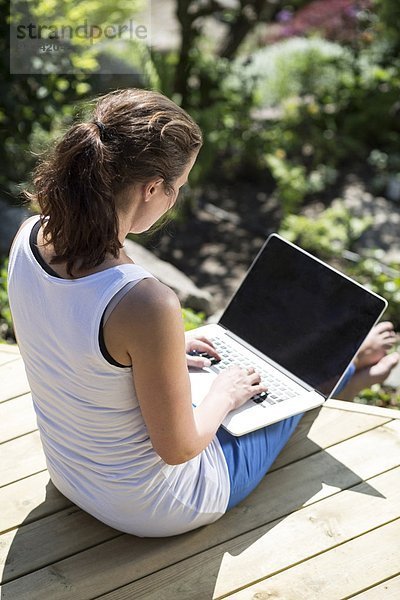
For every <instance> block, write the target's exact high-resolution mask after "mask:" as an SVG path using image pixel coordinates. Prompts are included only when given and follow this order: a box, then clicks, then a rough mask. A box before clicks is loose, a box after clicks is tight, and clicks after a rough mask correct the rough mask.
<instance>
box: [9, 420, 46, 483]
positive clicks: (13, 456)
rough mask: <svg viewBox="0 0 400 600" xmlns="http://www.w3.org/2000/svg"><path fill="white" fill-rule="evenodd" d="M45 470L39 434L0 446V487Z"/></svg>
mask: <svg viewBox="0 0 400 600" xmlns="http://www.w3.org/2000/svg"><path fill="white" fill-rule="evenodd" d="M45 468H46V460H45V457H44V454H43V450H42V444H41V442H40V437H39V432H38V431H34V432H33V433H28V434H27V435H23V436H22V437H19V438H17V439H15V440H11V441H10V442H5V443H4V444H1V446H0V487H1V486H3V485H8V484H9V483H12V482H14V481H18V480H19V479H22V478H23V477H28V476H29V475H33V473H38V472H39V471H44V469H45Z"/></svg>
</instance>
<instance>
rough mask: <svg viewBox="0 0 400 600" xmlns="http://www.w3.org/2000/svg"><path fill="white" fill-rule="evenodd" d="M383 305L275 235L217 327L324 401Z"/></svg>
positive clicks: (255, 262)
mask: <svg viewBox="0 0 400 600" xmlns="http://www.w3.org/2000/svg"><path fill="white" fill-rule="evenodd" d="M385 306H386V302H385V301H384V300H383V299H382V298H380V297H379V296H377V295H375V294H373V293H371V292H369V291H368V290H366V289H365V288H363V287H361V286H360V285H358V284H356V283H355V282H353V281H352V280H350V279H348V278H347V277H345V276H343V275H341V274H340V273H338V272H336V271H334V270H333V269H331V268H330V267H328V266H327V265H325V264H324V263H322V262H320V261H319V260H317V259H315V258H314V257H312V256H311V255H310V254H308V253H306V252H304V251H302V250H299V249H298V248H297V247H296V246H294V245H292V244H290V243H288V242H286V241H285V240H283V239H282V238H280V237H279V236H277V235H276V234H273V235H272V236H270V237H269V238H268V240H267V242H266V243H265V245H264V247H263V249H262V250H261V252H260V253H259V255H258V257H257V258H256V260H255V261H254V263H253V265H252V267H251V269H250V270H249V271H248V273H247V275H246V277H245V279H244V281H243V283H242V284H241V286H240V288H239V290H238V291H237V293H236V294H235V295H234V297H233V298H232V300H231V302H230V303H229V305H228V307H227V308H226V310H225V312H224V314H223V315H222V317H221V319H220V324H221V325H223V326H224V327H226V328H227V329H229V330H230V331H232V332H233V333H235V334H236V335H237V336H239V337H240V338H242V339H243V340H245V341H246V342H248V343H249V344H251V345H252V346H254V347H255V348H257V349H258V350H259V351H261V352H262V353H263V354H265V355H266V356H267V357H269V358H271V359H272V360H274V361H275V362H276V363H278V364H279V365H281V366H282V367H284V368H285V369H287V370H288V371H290V372H291V373H293V374H294V375H296V376H297V377H298V378H299V379H301V380H302V381H304V382H305V383H308V384H309V385H310V386H312V387H313V388H315V389H317V390H318V391H319V392H321V393H322V394H323V395H324V396H326V397H327V396H329V395H330V394H331V393H332V391H333V390H334V388H335V386H336V384H337V383H338V381H339V379H340V378H341V376H342V374H343V372H344V371H345V369H346V367H347V366H348V364H349V363H350V361H351V360H352V358H353V357H354V355H355V353H356V352H357V350H358V348H359V347H360V345H361V343H362V342H363V340H364V338H365V337H366V335H367V334H368V332H369V331H370V329H371V327H373V325H374V324H375V322H376V320H377V319H378V318H379V316H380V315H381V313H382V311H383V310H384V308H385Z"/></svg>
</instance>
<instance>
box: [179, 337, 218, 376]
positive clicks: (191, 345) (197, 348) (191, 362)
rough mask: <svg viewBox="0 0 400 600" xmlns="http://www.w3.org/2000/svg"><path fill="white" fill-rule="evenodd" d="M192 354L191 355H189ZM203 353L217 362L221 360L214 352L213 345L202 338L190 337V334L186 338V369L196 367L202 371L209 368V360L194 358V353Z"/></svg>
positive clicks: (201, 357)
mask: <svg viewBox="0 0 400 600" xmlns="http://www.w3.org/2000/svg"><path fill="white" fill-rule="evenodd" d="M191 352H193V355H191V354H190V353H191ZM202 352H205V353H207V354H208V355H209V356H212V357H214V358H215V359H216V360H217V361H220V360H221V357H220V355H219V354H218V352H217V351H216V349H215V347H214V346H213V344H212V343H211V342H210V340H208V339H207V338H205V337H204V336H198V337H192V338H191V337H190V334H189V335H187V336H186V359H187V365H188V367H197V368H198V369H202V368H203V367H209V366H210V365H211V360H210V359H209V358H205V357H203V356H196V353H202Z"/></svg>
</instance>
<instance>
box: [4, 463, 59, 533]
mask: <svg viewBox="0 0 400 600" xmlns="http://www.w3.org/2000/svg"><path fill="white" fill-rule="evenodd" d="M0 506H1V510H0V532H1V533H3V532H5V531H8V530H9V529H13V528H15V527H18V526H19V525H21V524H22V523H23V524H24V525H27V524H28V523H31V522H33V521H37V520H38V519H42V518H43V517H46V516H47V515H51V514H53V513H55V512H57V511H59V510H62V509H63V508H67V506H71V502H70V501H69V500H68V499H67V498H65V496H63V495H62V494H60V492H59V491H58V490H57V489H56V488H55V487H54V485H53V484H52V482H51V481H50V478H49V474H48V472H47V471H42V472H41V473H37V474H36V475H31V476H30V477H26V478H25V479H21V480H20V481H16V482H15V483H11V484H10V485H6V486H3V487H2V488H0Z"/></svg>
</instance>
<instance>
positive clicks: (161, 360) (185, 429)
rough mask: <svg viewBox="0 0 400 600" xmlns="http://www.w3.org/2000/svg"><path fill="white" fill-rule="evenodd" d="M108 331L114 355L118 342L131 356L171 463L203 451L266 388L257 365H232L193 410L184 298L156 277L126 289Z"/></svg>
mask: <svg viewBox="0 0 400 600" xmlns="http://www.w3.org/2000/svg"><path fill="white" fill-rule="evenodd" d="M104 337H105V342H106V345H107V348H108V350H109V352H111V354H112V355H113V356H114V352H113V348H115V347H116V346H118V347H119V356H118V359H119V358H120V357H121V354H120V353H122V348H124V351H123V354H125V353H126V356H127V357H129V358H130V361H131V362H132V365H133V379H134V384H135V389H136V393H137V397H138V400H139V403H140V408H141V411H142V414H143V418H144V421H145V423H146V426H147V429H148V432H149V435H150V439H151V441H152V444H153V446H154V449H155V450H156V452H157V453H158V454H159V455H160V456H161V458H162V459H163V460H165V462H167V463H169V464H179V463H183V462H186V461H187V460H189V459H191V458H193V457H194V456H196V455H197V454H199V453H200V452H201V451H202V450H204V448H206V447H207V446H208V444H209V443H210V442H211V440H212V439H213V437H214V435H215V433H216V431H217V429H218V427H219V425H220V424H221V422H222V421H223V419H224V417H225V416H226V415H227V413H228V412H229V411H230V410H232V409H233V408H236V407H238V406H240V405H241V404H243V403H244V402H245V401H247V400H248V399H249V398H251V396H253V395H254V394H256V393H259V392H260V391H263V390H265V387H263V386H260V385H258V384H259V382H260V378H259V376H258V375H257V374H256V373H254V371H253V372H252V373H248V372H247V370H245V369H242V368H240V367H232V368H231V369H227V370H225V371H224V372H223V373H221V375H219V376H218V377H217V378H216V379H215V381H214V382H213V384H212V386H211V389H210V391H209V393H208V394H207V396H206V398H205V399H204V401H203V402H202V404H201V405H200V406H199V407H198V408H196V410H193V407H192V402H191V389H190V379H189V373H188V368H187V362H186V352H185V335H184V328H183V320H182V313H181V307H180V303H179V300H178V298H177V296H176V294H175V293H174V292H173V291H172V290H171V289H170V288H168V287H166V286H165V285H163V284H162V283H160V282H159V281H157V280H154V279H145V280H143V281H141V282H140V283H138V284H137V285H136V286H135V287H134V288H133V289H132V290H131V291H130V292H128V294H126V296H125V297H124V298H123V299H122V300H121V302H120V303H119V304H118V305H117V307H116V308H115V309H114V311H113V312H112V314H111V316H110V318H109V320H108V321H107V325H106V328H105V331H104ZM114 358H117V357H115V356H114ZM126 360H127V359H125V362H124V361H122V362H123V364H128V363H127V362H126Z"/></svg>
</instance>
